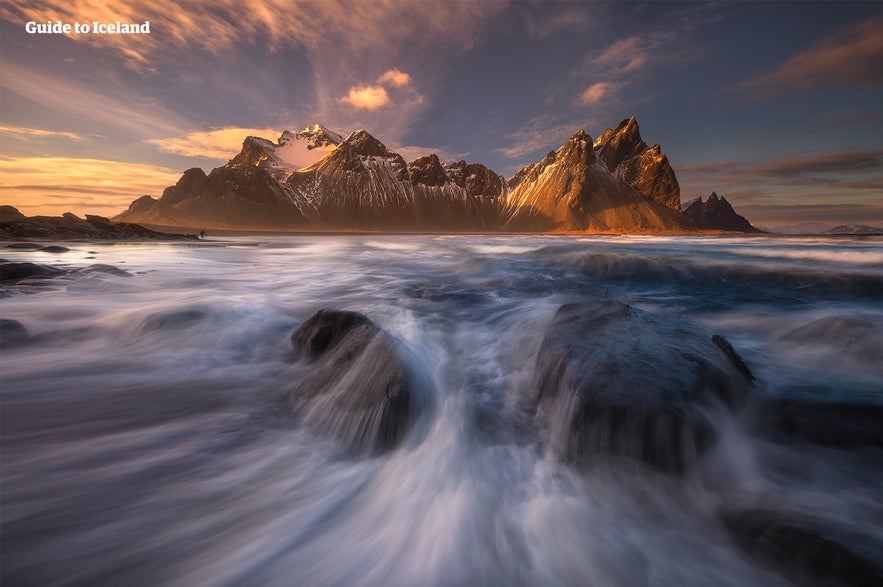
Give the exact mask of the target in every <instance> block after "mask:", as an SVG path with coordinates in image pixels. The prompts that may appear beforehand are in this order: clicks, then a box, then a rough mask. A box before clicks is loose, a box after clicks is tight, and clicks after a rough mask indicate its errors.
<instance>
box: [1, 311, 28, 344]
mask: <svg viewBox="0 0 883 587" xmlns="http://www.w3.org/2000/svg"><path fill="white" fill-rule="evenodd" d="M30 340H31V335H30V334H28V331H27V329H26V328H25V327H24V326H23V325H22V323H21V322H19V321H18V320H10V319H9V318H2V319H0V349H8V348H15V347H18V346H22V345H25V344H27V343H28V342H30Z"/></svg>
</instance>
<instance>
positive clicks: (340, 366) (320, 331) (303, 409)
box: [291, 310, 420, 451]
mask: <svg viewBox="0 0 883 587" xmlns="http://www.w3.org/2000/svg"><path fill="white" fill-rule="evenodd" d="M291 342H292V345H293V346H294V351H295V357H296V358H298V359H302V360H307V361H310V362H311V363H312V365H311V370H310V372H309V373H308V374H307V375H306V377H304V379H303V380H302V381H300V382H299V383H298V385H297V388H296V389H295V391H294V393H292V395H291V405H292V407H293V408H294V410H295V413H297V414H298V415H299V416H300V418H301V419H302V420H303V421H304V422H305V423H306V424H307V425H309V426H312V427H315V428H317V429H320V430H323V431H325V432H327V433H329V434H330V435H332V436H334V437H336V438H338V439H340V440H341V441H343V442H344V443H345V444H346V445H348V446H349V447H351V448H352V449H354V450H356V451H362V450H373V451H384V450H389V449H391V448H394V447H395V446H397V445H398V443H400V442H401V440H402V439H403V438H404V436H405V434H406V433H407V432H408V430H409V429H410V428H411V426H412V425H413V424H414V421H415V420H416V418H417V415H418V411H419V405H420V403H419V401H418V398H417V397H415V394H416V390H415V385H416V382H415V379H414V375H413V373H411V372H410V370H409V368H408V367H407V366H406V365H405V363H404V362H403V360H402V359H401V357H400V356H399V352H398V351H397V348H396V343H395V342H394V341H393V340H392V338H391V337H390V336H389V335H388V334H386V333H385V332H383V331H382V330H380V329H379V328H377V326H375V325H374V324H373V323H372V322H371V321H370V320H369V319H368V318H367V317H365V316H363V315H362V314H358V313H356V312H343V311H336V310H320V311H319V312H317V313H316V314H314V315H313V316H312V317H310V318H309V319H308V320H307V321H306V322H304V323H303V324H302V325H301V326H300V327H298V328H297V329H296V330H295V331H294V333H293V334H292V336H291Z"/></svg>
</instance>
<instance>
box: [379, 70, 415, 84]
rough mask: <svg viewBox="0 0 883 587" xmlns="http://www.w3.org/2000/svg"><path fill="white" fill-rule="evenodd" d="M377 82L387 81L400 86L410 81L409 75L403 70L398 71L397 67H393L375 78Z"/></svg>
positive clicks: (383, 82)
mask: <svg viewBox="0 0 883 587" xmlns="http://www.w3.org/2000/svg"><path fill="white" fill-rule="evenodd" d="M377 83H378V84H386V83H388V84H392V85H394V86H396V87H398V88H401V87H403V86H407V85H408V84H410V83H411V76H410V75H408V74H407V73H405V72H403V71H399V70H398V69H397V68H393V69H390V70H389V71H387V72H385V73H384V74H383V75H381V76H380V77H379V78H377Z"/></svg>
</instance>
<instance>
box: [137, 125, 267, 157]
mask: <svg viewBox="0 0 883 587" xmlns="http://www.w3.org/2000/svg"><path fill="white" fill-rule="evenodd" d="M279 134H280V131H277V130H274V129H271V128H240V127H232V126H231V127H225V128H216V129H213V130H209V131H193V132H188V133H187V134H185V135H184V136H175V137H169V138H163V139H148V140H147V141H146V142H147V143H150V144H151V145H156V146H157V147H158V148H159V149H160V150H161V151H166V152H168V153H175V154H177V155H183V156H185V157H200V158H205V159H229V158H231V157H233V156H234V155H236V154H237V153H238V152H239V151H240V149H241V147H242V141H243V140H245V137H247V136H256V137H261V138H267V139H270V140H275V139H276V137H278V136H279Z"/></svg>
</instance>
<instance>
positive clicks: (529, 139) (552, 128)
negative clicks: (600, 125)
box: [496, 115, 585, 161]
mask: <svg viewBox="0 0 883 587" xmlns="http://www.w3.org/2000/svg"><path fill="white" fill-rule="evenodd" d="M579 130H585V126H580V125H574V124H569V123H563V124H562V123H560V122H558V121H557V119H556V118H555V117H554V116H552V115H544V116H539V117H537V118H533V119H531V120H529V121H528V122H527V123H526V124H524V125H523V126H522V127H521V128H520V129H518V130H517V131H515V132H514V133H512V134H511V135H509V140H510V145H509V146H508V147H502V148H500V149H497V151H496V152H497V153H500V154H501V155H503V156H504V157H506V158H507V159H513V160H516V161H517V160H522V161H523V160H524V158H525V157H527V156H528V155H531V154H534V153H537V152H539V151H543V150H546V149H550V148H558V147H559V146H561V145H562V144H564V141H566V140H567V139H568V138H569V137H570V136H572V135H573V134H574V133H575V132H577V131H579Z"/></svg>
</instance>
